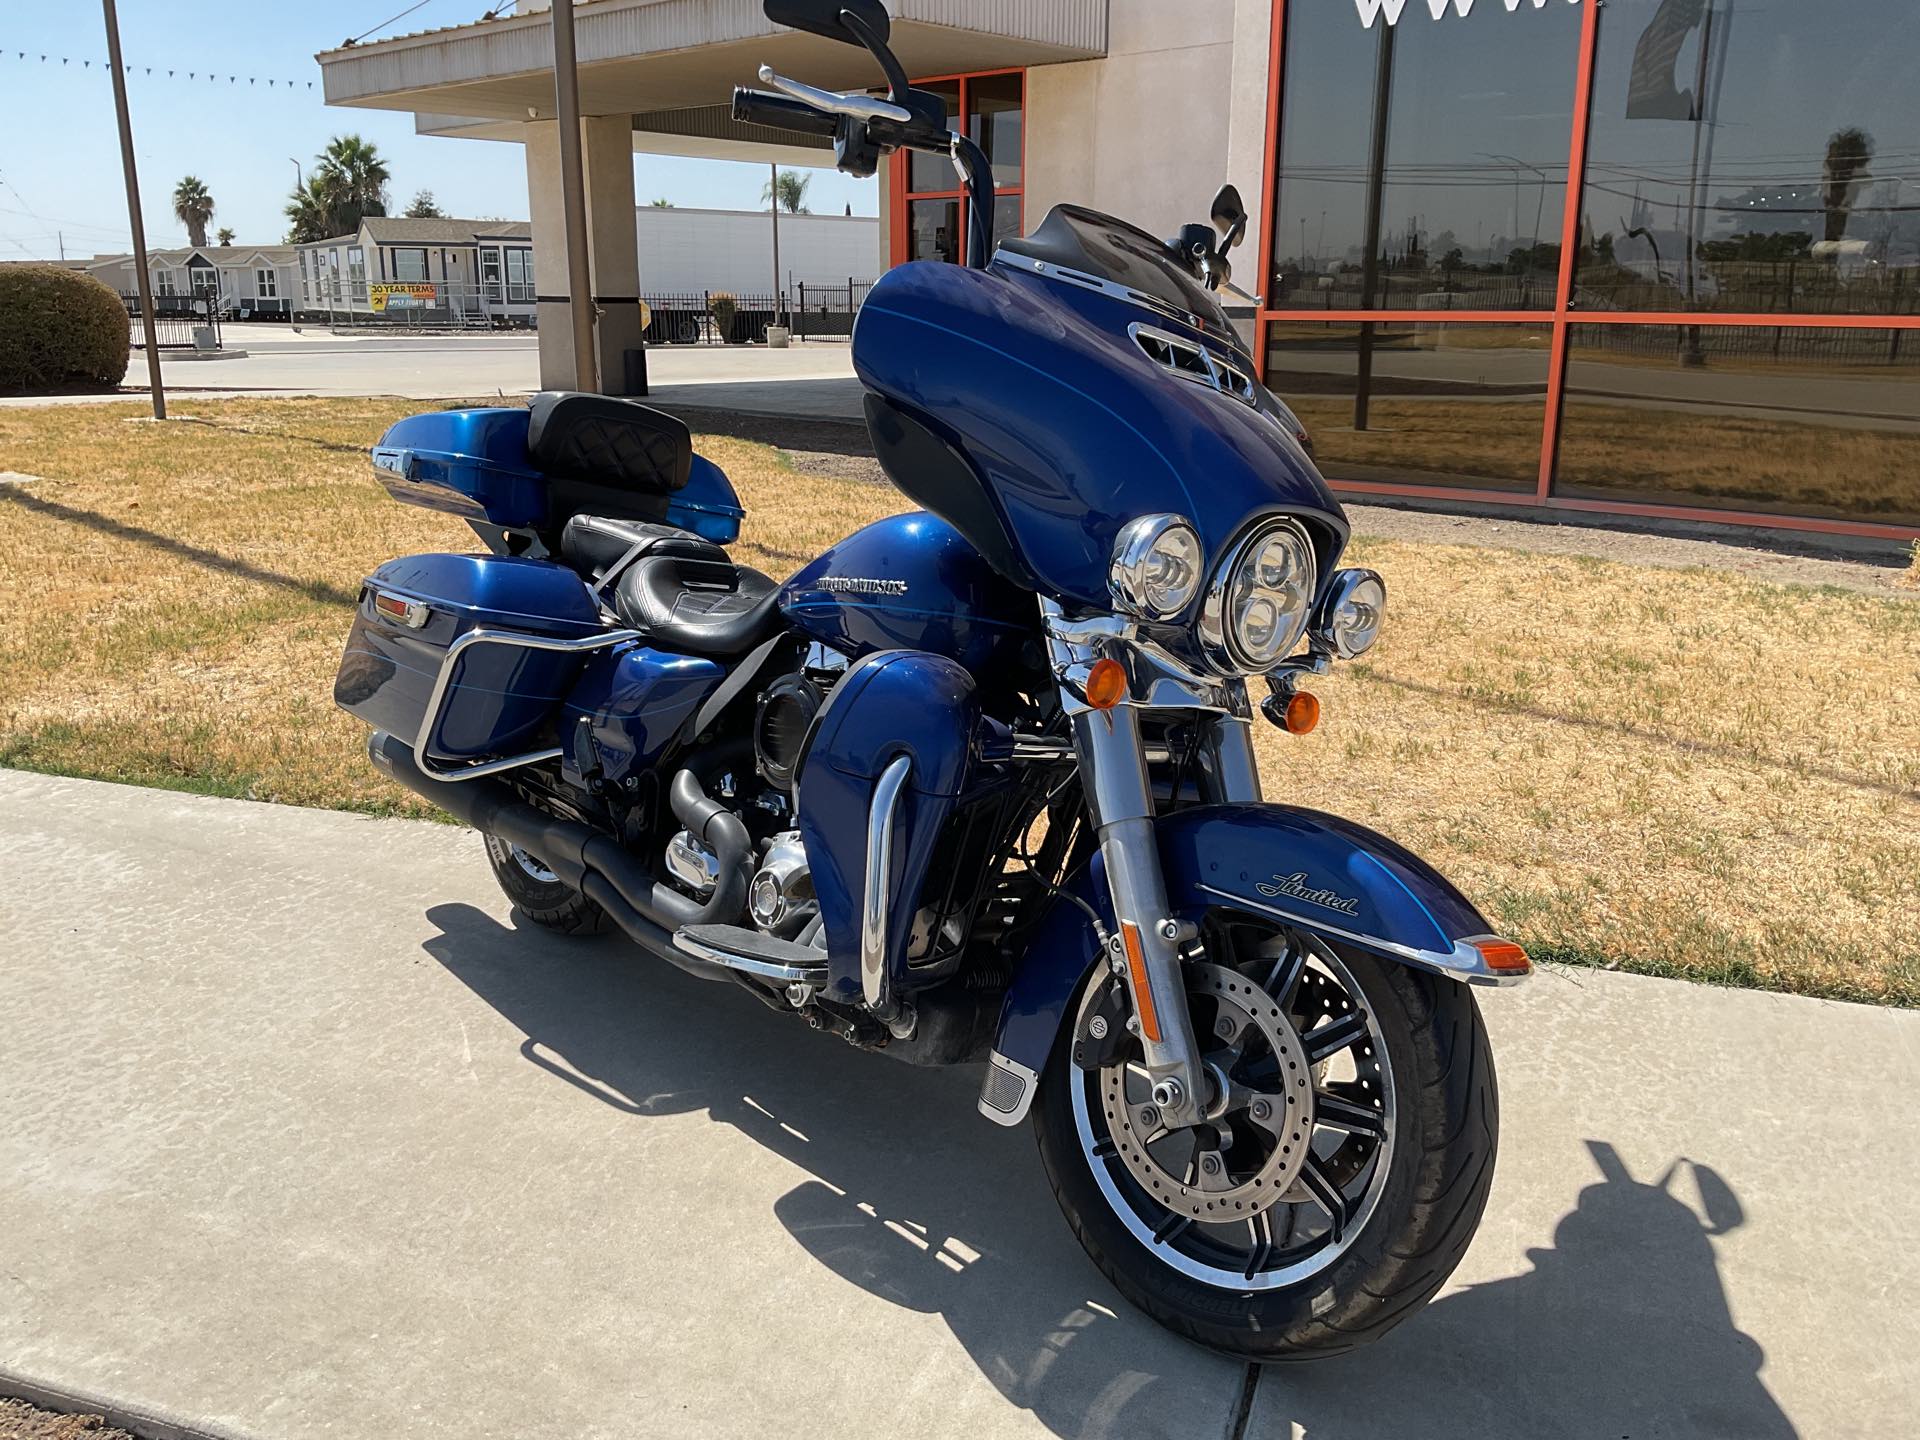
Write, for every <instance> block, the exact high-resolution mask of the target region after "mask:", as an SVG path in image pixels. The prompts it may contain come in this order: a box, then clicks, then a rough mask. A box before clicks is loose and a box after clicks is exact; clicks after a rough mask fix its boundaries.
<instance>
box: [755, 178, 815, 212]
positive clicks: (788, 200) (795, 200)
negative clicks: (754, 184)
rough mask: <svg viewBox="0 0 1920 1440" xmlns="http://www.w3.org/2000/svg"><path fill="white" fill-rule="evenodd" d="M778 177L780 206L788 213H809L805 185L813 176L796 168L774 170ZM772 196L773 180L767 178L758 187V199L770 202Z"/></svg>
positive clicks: (809, 183) (810, 182) (810, 181)
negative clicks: (766, 180) (803, 173)
mask: <svg viewBox="0 0 1920 1440" xmlns="http://www.w3.org/2000/svg"><path fill="white" fill-rule="evenodd" d="M774 174H775V175H776V176H777V177H778V178H779V184H780V208H781V209H782V210H785V211H786V212H787V213H788V214H789V215H810V214H812V213H813V212H812V211H810V210H809V209H807V186H809V185H811V184H812V183H813V176H811V175H802V174H801V173H800V172H799V171H798V170H776V171H774ZM773 198H774V182H773V181H772V180H769V181H768V182H767V183H766V184H764V185H762V186H761V187H760V199H761V200H762V201H763V202H766V203H768V204H771V203H772V202H773Z"/></svg>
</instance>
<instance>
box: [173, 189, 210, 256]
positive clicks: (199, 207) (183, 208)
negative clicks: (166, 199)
mask: <svg viewBox="0 0 1920 1440" xmlns="http://www.w3.org/2000/svg"><path fill="white" fill-rule="evenodd" d="M173 217H174V219H176V220H178V221H179V222H180V223H181V224H182V225H184V226H186V227H187V243H188V244H190V245H192V246H193V247H194V248H195V249H196V250H197V249H199V248H200V247H201V246H203V245H205V244H206V243H207V222H208V221H209V220H211V219H212V218H213V196H212V195H211V194H209V193H208V192H207V187H206V186H205V185H204V184H203V183H202V182H201V180H200V178H199V177H198V176H195V175H188V176H186V177H185V178H183V179H182V180H181V181H180V183H179V184H178V185H176V186H174V187H173Z"/></svg>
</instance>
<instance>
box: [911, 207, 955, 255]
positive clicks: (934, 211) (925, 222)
mask: <svg viewBox="0 0 1920 1440" xmlns="http://www.w3.org/2000/svg"><path fill="white" fill-rule="evenodd" d="M907 215H908V226H907V258H908V259H909V260H947V261H953V262H956V263H957V262H958V261H959V259H960V202H959V201H958V200H915V201H912V202H911V203H910V204H909V206H908V210H907Z"/></svg>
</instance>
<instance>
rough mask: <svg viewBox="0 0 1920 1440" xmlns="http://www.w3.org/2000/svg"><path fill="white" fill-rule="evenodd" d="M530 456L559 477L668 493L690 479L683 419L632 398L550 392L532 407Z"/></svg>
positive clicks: (690, 457)
mask: <svg viewBox="0 0 1920 1440" xmlns="http://www.w3.org/2000/svg"><path fill="white" fill-rule="evenodd" d="M528 410H529V412H530V414H529V417H528V422H527V457H528V458H529V459H530V460H532V461H533V463H534V464H535V465H537V466H539V467H540V470H541V471H542V472H543V473H544V474H546V475H549V476H551V477H553V478H555V479H560V480H584V481H590V482H592V483H594V484H595V485H601V486H608V487H613V488H624V489H632V490H637V491H640V492H642V493H645V494H650V495H669V494H672V493H673V492H674V491H676V490H679V489H680V488H681V487H683V486H684V485H685V484H686V483H687V476H688V474H689V473H690V471H691V469H692V466H693V437H692V435H691V434H690V433H689V432H688V430H687V427H686V424H685V423H684V422H683V421H680V420H677V419H675V418H674V417H673V416H671V415H668V414H666V413H664V412H663V411H659V410H655V409H653V408H651V407H650V406H646V405H642V404H640V403H638V402H637V401H633V400H621V399H618V398H616V397H614V396H611V395H589V394H583V393H581V392H578V391H571V390H550V391H546V392H543V393H541V394H539V395H536V396H534V397H533V401H532V403H531V404H530V405H529V406H528Z"/></svg>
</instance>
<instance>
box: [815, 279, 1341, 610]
mask: <svg viewBox="0 0 1920 1440" xmlns="http://www.w3.org/2000/svg"><path fill="white" fill-rule="evenodd" d="M1213 308H1214V311H1215V315H1216V317H1217V318H1216V319H1215V320H1213V321H1209V319H1208V317H1205V316H1202V315H1199V314H1197V313H1189V314H1188V315H1187V316H1186V318H1185V319H1182V318H1181V317H1180V316H1179V315H1177V314H1175V313H1173V312H1174V311H1175V310H1176V309H1177V307H1174V306H1169V305H1162V304H1149V303H1144V301H1143V297H1138V296H1136V297H1134V298H1132V299H1130V298H1128V297H1127V296H1126V295H1125V294H1124V293H1123V292H1121V291H1120V290H1119V287H1113V286H1108V287H1104V288H1099V287H1095V286H1091V285H1086V284H1081V283H1075V282H1073V281H1071V280H1065V279H1062V278H1059V277H1058V275H1057V273H1055V274H1050V273H1048V271H1047V269H1046V268H1045V267H1040V268H1035V267H1034V265H1033V264H1032V262H1030V261H1027V260H1026V259H1025V257H1018V256H1014V257H1009V256H1007V255H1006V254H1004V253H1003V254H1002V256H1001V257H1000V258H999V259H997V260H996V263H995V265H994V267H993V268H991V269H989V270H985V271H979V270H968V269H964V268H962V267H960V266H956V265H947V264H942V263H939V262H919V263H914V264H910V265H905V266H901V267H899V268H897V269H895V270H893V271H891V272H889V273H888V274H887V275H886V276H885V277H884V278H883V279H882V280H881V281H880V282H879V284H878V285H876V286H875V288H874V290H873V293H872V294H871V295H870V296H869V297H868V299H867V301H866V303H865V305H864V306H863V307H862V309H861V313H860V320H859V324H858V327H857V329H856V331H855V335H854V349H853V359H854V366H855V369H856V370H857V371H858V373H859V375H860V378H861V380H862V381H863V382H864V383H865V384H866V385H867V387H868V388H869V389H871V390H873V391H874V392H875V393H876V394H877V395H879V396H881V397H882V398H883V399H885V400H886V401H888V402H890V403H892V404H894V405H896V406H898V407H899V408H900V409H902V410H904V411H906V412H908V413H910V414H913V415H915V416H916V417H918V418H919V419H921V420H922V421H924V422H925V423H926V424H927V426H928V427H929V428H930V429H933V430H935V431H936V432H938V433H939V434H940V435H941V436H942V437H943V438H944V439H945V440H946V441H947V442H948V443H949V444H950V445H951V446H952V447H953V448H954V450H956V451H957V452H958V453H959V454H961V455H962V456H964V457H965V459H966V460H967V462H969V465H970V467H971V469H972V471H973V472H974V473H975V474H976V475H977V476H978V480H979V483H980V485H981V486H982V487H983V488H984V489H985V491H986V493H987V495H988V497H989V499H990V502H991V505H992V508H993V510H994V512H995V513H996V514H997V515H998V517H999V518H1000V521H1001V522H1002V524H1003V525H1004V528H1005V531H1006V534H1007V536H1008V538H1009V539H1010V541H1011V544H1012V547H1013V549H1014V550H1015V551H1016V552H1017V554H1018V556H1019V558H1020V559H1021V560H1022V561H1023V562H1024V564H1025V566H1026V569H1027V571H1028V574H1027V576H1026V577H1024V578H1025V579H1026V580H1027V581H1028V582H1029V583H1031V584H1032V585H1033V586H1034V588H1036V589H1038V590H1039V591H1040V592H1041V593H1043V594H1046V595H1048V596H1050V597H1051V598H1053V599H1056V600H1059V601H1061V602H1062V603H1064V604H1066V605H1068V606H1069V607H1080V608H1087V609H1095V610H1105V609H1110V608H1111V604H1112V602H1111V600H1110V598H1109V595H1108V589H1107V575H1108V569H1109V564H1110V560H1111V556H1112V551H1113V543H1114V537H1115V535H1116V533H1117V532H1118V531H1119V529H1120V528H1121V527H1122V526H1123V525H1125V524H1126V523H1127V522H1128V521H1129V520H1131V519H1134V518H1135V517H1137V516H1140V515H1143V514H1151V513H1157V512H1164V511H1172V512H1177V513H1179V514H1182V515H1185V516H1187V517H1188V518H1189V519H1190V520H1192V521H1193V523H1194V525H1195V527H1196V528H1197V529H1198V530H1199V532H1200V536H1201V539H1202V541H1203V542H1204V544H1205V546H1206V550H1207V556H1208V564H1209V566H1212V565H1213V564H1214V563H1216V562H1217V560H1218V559H1219V557H1220V556H1221V555H1222V554H1223V553H1224V552H1225V550H1226V548H1227V546H1228V545H1229V543H1230V542H1231V541H1232V539H1233V538H1234V537H1235V536H1236V535H1238V534H1239V533H1240V532H1242V531H1243V530H1244V529H1245V528H1246V527H1247V526H1248V525H1249V524H1251V523H1252V522H1253V521H1255V520H1256V519H1258V518H1260V517H1263V516H1268V515H1279V514H1287V515H1294V516H1297V517H1298V518H1299V519H1300V520H1301V522H1302V523H1303V525H1304V526H1305V527H1306V529H1307V531H1308V533H1309V535H1310V536H1311V538H1312V539H1313V542H1314V545H1315V549H1316V552H1317V554H1318V558H1319V561H1320V573H1321V576H1322V580H1323V583H1324V581H1325V578H1326V577H1327V576H1328V575H1329V572H1330V571H1331V569H1332V566H1333V561H1334V559H1335V558H1336V557H1337V556H1338V554H1339V552H1340V550H1341V548H1342V547H1343V546H1344V544H1345V542H1346V536H1347V523H1346V517H1345V515H1344V514H1343V513H1342V511H1341V509H1340V506H1339V503H1338V502H1337V501H1336V500H1335V499H1334V498H1333V496H1332V494H1331V493H1329V491H1328V489H1327V487H1326V484H1325V482H1324V481H1323V480H1322V479H1321V477H1320V474H1319V472H1318V471H1317V470H1316V469H1315V468H1314V465H1313V462H1312V461H1311V460H1310V459H1309V458H1308V457H1307V455H1306V452H1305V451H1304V449H1303V448H1302V447H1301V445H1300V443H1299V441H1298V439H1297V438H1296V430H1297V427H1296V426H1295V425H1293V424H1290V423H1288V419H1287V417H1286V412H1285V411H1284V410H1283V409H1282V408H1281V407H1280V406H1278V405H1277V404H1274V403H1273V402H1272V399H1271V397H1270V396H1268V395H1267V394H1266V392H1265V390H1264V389H1261V388H1259V387H1257V386H1256V387H1254V394H1253V398H1252V400H1251V402H1249V401H1248V400H1245V399H1241V398H1238V397H1235V396H1232V395H1228V394H1225V393H1222V392H1221V391H1220V390H1218V389H1215V388H1213V387H1212V386H1211V385H1208V384H1206V383H1204V382H1202V381H1197V380H1194V379H1191V378H1184V377H1182V376H1180V375H1177V374H1174V373H1170V372H1169V371H1168V370H1167V369H1165V368H1163V367H1162V366H1161V365H1159V364H1157V363H1156V362H1155V361H1154V360H1153V359H1151V358H1149V356H1148V354H1147V352H1146V351H1144V350H1143V349H1142V348H1141V346H1140V344H1139V343H1138V341H1137V340H1136V338H1135V336H1134V334H1133V333H1132V327H1135V326H1139V325H1145V326H1148V327H1150V328H1151V329H1155V330H1160V331H1163V332H1167V333H1171V334H1175V335H1178V336H1180V337H1182V338H1183V339H1185V340H1187V341H1189V342H1197V343H1202V344H1205V345H1206V346H1208V347H1209V348H1210V349H1212V350H1214V351H1215V352H1216V353H1217V354H1219V355H1221V356H1222V357H1225V358H1227V359H1228V360H1229V361H1230V362H1231V363H1232V364H1234V365H1235V366H1237V367H1238V368H1240V369H1241V370H1242V371H1243V372H1245V373H1251V369H1252V365H1251V359H1250V357H1248V356H1247V355H1246V353H1245V351H1244V350H1243V349H1241V348H1240V347H1239V346H1238V343H1237V341H1233V340H1230V339H1229V338H1227V337H1228V335H1230V333H1231V332H1230V331H1229V332H1227V334H1223V333H1222V330H1223V328H1224V325H1225V322H1224V317H1219V316H1218V307H1217V306H1215V307H1213ZM896 479H898V480H901V483H902V484H903V488H907V489H909V491H910V493H914V494H915V497H916V498H917V499H920V500H921V502H922V503H923V504H928V505H929V508H933V509H936V510H939V509H941V508H942V507H941V506H940V504H939V503H938V498H937V497H931V498H930V497H928V496H927V495H925V494H922V493H919V492H918V491H915V490H914V489H913V487H912V486H911V485H910V484H908V483H907V481H906V480H905V479H904V478H902V477H899V476H896ZM949 518H951V517H949ZM1188 618H1190V617H1188Z"/></svg>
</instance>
